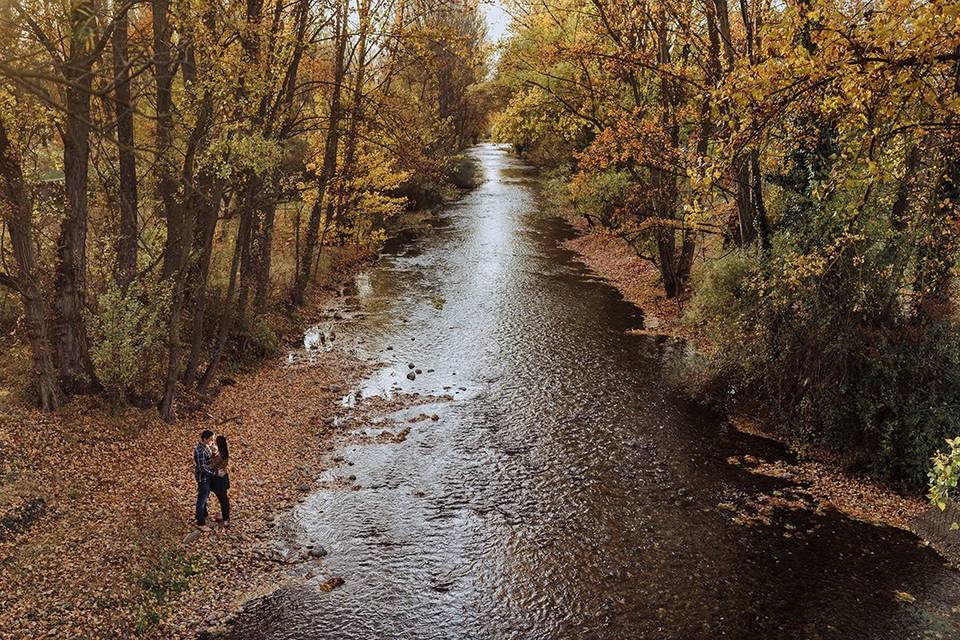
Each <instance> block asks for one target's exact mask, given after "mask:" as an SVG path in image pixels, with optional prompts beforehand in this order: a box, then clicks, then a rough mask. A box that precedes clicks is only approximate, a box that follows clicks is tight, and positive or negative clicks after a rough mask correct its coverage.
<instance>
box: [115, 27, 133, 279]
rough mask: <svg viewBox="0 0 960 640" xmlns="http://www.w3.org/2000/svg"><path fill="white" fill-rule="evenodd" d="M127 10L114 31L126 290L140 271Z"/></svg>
mask: <svg viewBox="0 0 960 640" xmlns="http://www.w3.org/2000/svg"><path fill="white" fill-rule="evenodd" d="M128 24H129V19H128V16H127V12H126V11H124V12H123V14H122V15H120V16H117V20H116V25H115V26H114V30H113V69H114V78H115V82H116V89H115V91H114V99H115V101H116V107H115V110H116V118H117V152H118V154H119V159H120V224H119V225H118V227H119V232H120V237H119V241H118V242H117V274H116V278H117V284H118V285H119V286H120V289H121V290H122V291H126V290H127V287H128V286H129V285H130V281H131V280H132V279H133V276H134V274H136V271H137V233H138V224H137V164H136V158H135V157H134V138H133V104H132V102H131V98H130V70H129V68H128V66H127V65H128V63H129V55H128V50H127V40H128V36H127V29H128Z"/></svg>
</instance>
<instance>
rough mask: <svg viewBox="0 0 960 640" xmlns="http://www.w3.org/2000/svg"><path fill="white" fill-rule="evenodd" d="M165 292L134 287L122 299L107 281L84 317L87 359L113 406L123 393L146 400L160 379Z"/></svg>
mask: <svg viewBox="0 0 960 640" xmlns="http://www.w3.org/2000/svg"><path fill="white" fill-rule="evenodd" d="M169 305H170V289H169V287H167V286H164V285H162V284H159V283H150V282H142V281H138V282H134V283H132V284H131V285H130V287H129V288H128V289H127V291H126V293H123V292H121V291H120V289H119V287H117V286H116V284H114V283H113V282H112V281H111V283H110V284H109V285H108V288H107V290H106V291H105V292H103V293H102V294H101V295H100V296H99V298H98V299H97V307H96V311H95V312H94V313H88V314H87V323H88V330H89V334H90V357H91V358H92V359H93V364H94V368H95V370H96V372H97V378H98V379H99V381H100V384H102V385H103V387H104V390H105V391H106V392H107V394H108V396H109V397H110V399H111V401H112V402H113V403H114V406H118V405H119V404H120V403H122V401H123V399H124V397H125V396H126V394H127V393H135V394H137V395H151V394H152V393H155V392H157V391H158V390H157V389H155V388H154V387H155V385H157V384H158V381H159V380H162V379H163V370H164V366H165V357H166V343H167V315H168V310H169Z"/></svg>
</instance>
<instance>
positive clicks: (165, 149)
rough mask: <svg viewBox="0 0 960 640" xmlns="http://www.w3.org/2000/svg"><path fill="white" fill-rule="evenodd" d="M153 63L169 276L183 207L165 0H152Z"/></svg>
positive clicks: (179, 248)
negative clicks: (174, 154)
mask: <svg viewBox="0 0 960 640" xmlns="http://www.w3.org/2000/svg"><path fill="white" fill-rule="evenodd" d="M152 7H153V55H154V60H153V66H154V73H153V75H154V79H155V84H156V101H157V120H156V140H155V144H156V170H157V200H158V201H159V203H160V208H161V215H162V217H163V218H164V219H165V220H166V226H167V238H166V241H165V243H164V250H163V268H162V270H161V272H160V273H161V277H162V278H164V279H168V278H172V277H173V276H174V273H175V272H176V271H177V268H178V266H179V265H180V263H181V258H182V254H183V240H184V237H185V236H184V234H183V209H182V207H180V206H179V205H178V203H177V182H176V177H175V176H176V170H175V168H174V163H173V158H172V157H171V152H172V148H171V146H172V142H173V113H172V111H171V109H172V106H173V75H174V61H173V49H172V46H171V42H170V40H171V37H172V35H173V28H172V27H171V25H170V16H169V9H170V3H169V0H152Z"/></svg>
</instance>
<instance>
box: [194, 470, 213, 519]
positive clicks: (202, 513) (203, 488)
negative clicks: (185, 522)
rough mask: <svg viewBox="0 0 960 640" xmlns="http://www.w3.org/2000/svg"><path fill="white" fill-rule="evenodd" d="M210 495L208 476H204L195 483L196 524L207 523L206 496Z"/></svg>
mask: <svg viewBox="0 0 960 640" xmlns="http://www.w3.org/2000/svg"><path fill="white" fill-rule="evenodd" d="M209 497H210V478H204V479H203V480H201V481H200V482H198V483H197V524H198V525H200V526H201V527H202V526H203V525H205V524H206V523H207V498H209Z"/></svg>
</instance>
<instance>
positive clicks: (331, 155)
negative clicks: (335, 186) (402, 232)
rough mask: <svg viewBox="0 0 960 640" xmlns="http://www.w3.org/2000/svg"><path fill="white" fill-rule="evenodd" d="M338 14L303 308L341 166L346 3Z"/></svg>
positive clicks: (297, 296) (299, 282)
mask: <svg viewBox="0 0 960 640" xmlns="http://www.w3.org/2000/svg"><path fill="white" fill-rule="evenodd" d="M337 11H338V13H337V20H336V34H337V51H336V56H335V58H334V74H333V93H332V95H331V98H330V123H329V128H328V129H327V139H326V143H325V145H324V152H323V167H322V169H321V170H320V176H319V177H318V178H317V200H316V202H314V204H313V208H312V209H311V210H310V219H309V221H308V222H307V235H306V240H305V242H304V247H303V255H302V258H301V261H300V270H299V271H298V272H297V277H296V279H295V280H294V284H293V292H292V295H291V299H292V302H293V304H294V305H296V306H301V305H303V302H304V297H305V295H306V289H307V285H308V284H309V282H310V272H311V268H312V267H313V257H314V256H313V253H314V251H315V250H316V249H317V236H318V234H319V232H320V216H321V213H322V212H323V198H324V195H325V193H326V190H327V185H328V183H329V182H330V179H331V178H332V176H333V174H334V170H335V168H336V164H337V148H338V145H339V142H340V91H341V88H342V86H343V76H344V72H345V70H344V51H345V49H346V45H347V25H346V22H347V21H346V18H347V16H346V3H345V2H344V3H342V4H341V6H340V7H338V9H337ZM327 225H329V217H328V219H327ZM325 226H326V225H325Z"/></svg>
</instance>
